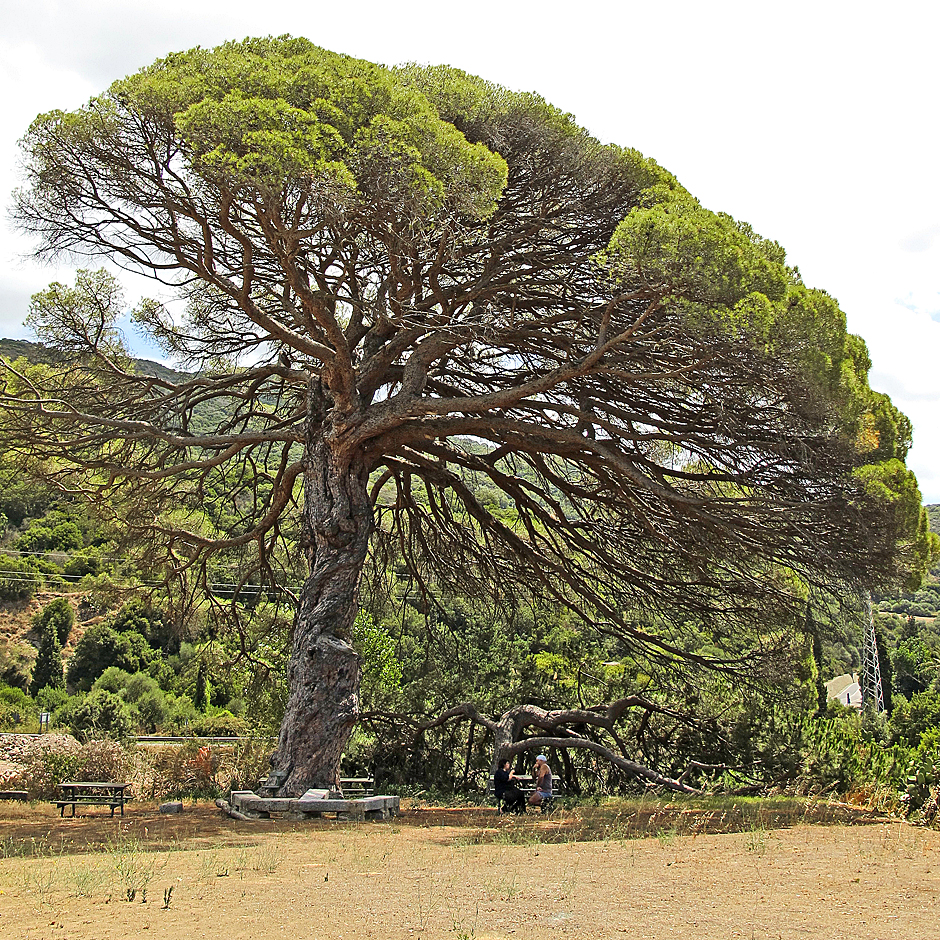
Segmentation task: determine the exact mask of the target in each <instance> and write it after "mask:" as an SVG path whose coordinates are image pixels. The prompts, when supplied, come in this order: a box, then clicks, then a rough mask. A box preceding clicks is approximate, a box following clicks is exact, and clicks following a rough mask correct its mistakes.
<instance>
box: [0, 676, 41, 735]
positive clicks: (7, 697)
mask: <svg viewBox="0 0 940 940" xmlns="http://www.w3.org/2000/svg"><path fill="white" fill-rule="evenodd" d="M35 713H36V706H35V705H34V704H33V700H32V699H31V698H30V697H29V696H28V695H27V694H26V693H25V692H24V691H23V690H22V689H20V688H15V687H13V686H9V685H0V731H19V732H23V731H26V727H25V726H26V725H27V723H29V724H30V725H32V724H34V723H35Z"/></svg>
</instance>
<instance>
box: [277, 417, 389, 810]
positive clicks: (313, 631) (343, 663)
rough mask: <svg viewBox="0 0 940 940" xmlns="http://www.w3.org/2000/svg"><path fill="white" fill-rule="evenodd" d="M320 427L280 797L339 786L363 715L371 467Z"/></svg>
mask: <svg viewBox="0 0 940 940" xmlns="http://www.w3.org/2000/svg"><path fill="white" fill-rule="evenodd" d="M322 428H323V425H319V427H316V428H313V429H312V432H311V433H310V434H309V436H308V441H307V455H306V462H307V466H306V470H305V476H304V536H305V543H306V549H307V553H308V559H309V564H310V577H309V578H308V579H307V581H306V582H305V584H304V586H303V591H302V594H301V597H300V604H299V607H298V610H297V616H296V619H295V622H294V638H293V646H292V649H291V658H290V664H289V666H288V688H289V697H288V700H287V710H286V712H285V714H284V721H283V722H282V724H281V731H280V736H279V738H278V744H277V751H276V752H275V754H274V756H273V757H272V758H271V768H272V770H273V771H275V772H279V774H280V775H286V776H284V779H283V781H282V782H281V784H280V787H279V789H278V791H277V792H278V794H279V795H281V796H298V795H302V794H303V793H304V792H305V791H306V790H307V789H308V788H310V787H318V788H321V787H322V788H327V787H329V788H338V787H339V762H340V757H341V756H342V753H343V748H345V746H346V742H347V741H348V740H349V735H350V733H351V732H352V729H353V726H354V725H355V723H356V719H357V718H358V716H359V656H358V654H357V653H356V651H355V650H354V649H353V647H352V645H351V640H352V627H353V621H354V620H355V619H356V614H357V612H358V609H359V599H358V586H359V577H360V574H361V572H362V567H363V564H364V562H365V558H366V553H367V551H368V546H369V536H370V533H371V528H372V506H371V503H370V501H369V498H368V491H367V484H368V469H367V468H366V466H365V464H364V462H363V461H362V459H361V458H360V457H354V458H353V459H350V458H349V456H348V455H344V454H343V453H342V452H341V451H340V450H339V448H331V447H330V441H329V439H328V437H327V435H326V434H324V433H323V430H322Z"/></svg>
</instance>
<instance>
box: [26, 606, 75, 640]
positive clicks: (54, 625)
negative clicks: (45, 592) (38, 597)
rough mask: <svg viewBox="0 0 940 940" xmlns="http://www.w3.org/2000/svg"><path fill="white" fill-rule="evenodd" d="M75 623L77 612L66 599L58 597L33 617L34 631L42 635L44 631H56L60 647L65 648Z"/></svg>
mask: <svg viewBox="0 0 940 940" xmlns="http://www.w3.org/2000/svg"><path fill="white" fill-rule="evenodd" d="M74 623H75V612H74V611H73V610H72V605H71V604H70V603H69V602H68V601H67V600H66V599H65V598H64V597H57V598H56V599H55V600H54V601H51V602H50V603H48V604H46V606H45V607H43V609H42V610H41V611H39V613H38V614H36V615H35V616H34V617H33V621H32V625H33V629H34V630H35V631H36V632H37V633H39V634H40V636H41V635H42V632H43V630H45V629H47V628H49V629H52V630H54V631H55V634H56V636H57V637H58V638H59V646H60V647H61V646H65V643H66V641H67V640H68V638H69V634H70V633H71V632H72V625H73V624H74Z"/></svg>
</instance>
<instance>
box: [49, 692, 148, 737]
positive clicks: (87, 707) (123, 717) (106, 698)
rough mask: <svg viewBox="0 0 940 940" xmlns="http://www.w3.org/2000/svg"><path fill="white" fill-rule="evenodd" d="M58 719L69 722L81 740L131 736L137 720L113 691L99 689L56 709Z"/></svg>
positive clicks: (58, 720)
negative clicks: (58, 709)
mask: <svg viewBox="0 0 940 940" xmlns="http://www.w3.org/2000/svg"><path fill="white" fill-rule="evenodd" d="M56 723H57V724H60V725H67V726H68V728H69V729H70V730H71V732H72V734H73V735H74V736H75V737H76V738H78V740H80V741H89V740H91V739H98V738H115V739H116V740H119V741H124V740H127V739H128V738H130V737H132V736H133V734H134V730H135V729H134V720H133V717H132V716H131V713H130V709H129V708H128V706H127V704H126V703H125V702H124V701H123V699H121V698H120V697H119V696H117V695H115V694H114V693H113V692H106V691H104V689H95V690H94V691H93V692H89V693H88V694H87V695H84V696H81V697H78V698H72V699H70V700H69V702H68V703H67V704H66V705H65V707H64V708H62V709H60V711H58V712H57V713H56Z"/></svg>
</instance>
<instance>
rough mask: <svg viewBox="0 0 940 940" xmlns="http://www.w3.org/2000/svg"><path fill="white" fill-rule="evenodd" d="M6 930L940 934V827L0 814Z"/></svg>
mask: <svg viewBox="0 0 940 940" xmlns="http://www.w3.org/2000/svg"><path fill="white" fill-rule="evenodd" d="M0 892H2V893H0V937H2V938H7V937H9V938H14V937H15V938H22V940H40V938H42V940H46V938H49V940H52V938H55V940H111V938H114V940H117V938H122V940H123V938H126V937H131V936H140V937H147V938H167V940H169V938H178V937H186V938H189V937H207V938H208V937H224V938H225V940H248V938H251V940H256V938H268V937H283V936H297V937H298V938H300V937H302V938H305V940H306V938H321V937H322V938H324V940H325V938H334V937H340V938H367V937H374V938H385V937H390V938H408V940H414V938H429V940H430V938H453V940H469V938H478V940H497V938H500V940H508V938H513V937H523V936H533V937H536V936H537V937H540V938H542V937H546V938H547V937H559V936H561V937H592V938H595V937H596V938H614V937H617V938H619V937H623V936H625V935H640V936H646V937H669V936H677V937H678V936H683V937H696V938H712V937H714V938H718V937H722V938H724V937H753V938H774V940H778V938H791V937H792V938H796V937H800V938H805V937H820V938H827V940H828V938H831V937H837V936H848V935H851V936H853V937H855V938H879V940H886V938H895V937H898V938H901V937H904V938H907V940H910V938H924V940H928V938H935V937H937V936H938V935H940V928H938V927H937V924H938V923H940V916H938V915H940V904H938V900H937V899H938V897H940V833H937V832H935V831H929V830H921V829H915V828H913V827H910V826H907V825H906V824H904V823H898V822H897V821H890V820H887V819H879V818H878V817H876V816H874V815H872V814H871V813H868V812H866V811H864V810H859V809H857V808H853V807H847V806H843V805H838V804H823V803H807V802H805V801H796V800H762V801H756V800H755V801H749V800H748V801H742V800H717V801H716V800H710V801H682V802H675V803H667V802H664V801H657V800H652V799H650V800H644V801H637V802H621V801H611V802H609V803H606V804H604V805H601V806H596V807H587V806H585V807H579V808H576V809H574V810H572V811H565V810H561V811H559V812H557V813H556V814H555V815H553V816H552V817H550V818H548V819H543V818H541V817H536V816H530V817H527V818H524V819H518V818H513V817H499V816H497V815H496V813H495V812H494V811H493V810H491V809H486V808H472V807H470V808H467V807H464V808H459V809H452V808H451V809H448V808H443V807H429V806H420V805H418V806H412V807H410V808H407V809H406V811H405V812H404V813H403V814H402V816H401V817H399V818H398V819H397V820H395V821H393V822H392V823H363V824H356V823H335V822H325V821H317V822H309V823H299V822H291V821H287V820H265V821H259V822H251V823H244V822H236V821H234V820H231V819H229V818H227V817H225V816H222V815H220V814H219V813H218V811H217V810H216V809H215V807H213V806H211V805H207V804H200V805H195V806H193V805H187V806H186V807H185V812H184V813H183V814H182V815H179V816H161V815H160V814H159V813H157V812H156V809H155V808H154V807H150V806H145V805H137V806H134V807H133V808H132V809H131V811H130V812H129V814H128V815H127V816H126V817H125V818H124V819H123V820H121V819H120V818H117V819H114V820H111V819H110V818H109V817H108V815H107V811H100V810H90V811H89V812H88V814H87V815H86V816H84V817H82V816H79V817H78V818H76V819H75V820H70V819H60V818H59V816H58V815H57V814H56V813H55V811H54V810H53V809H52V807H50V806H47V805H44V804H33V805H22V804H19V805H16V804H0Z"/></svg>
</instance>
